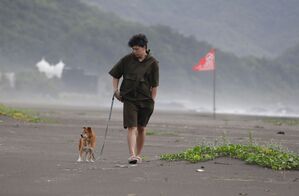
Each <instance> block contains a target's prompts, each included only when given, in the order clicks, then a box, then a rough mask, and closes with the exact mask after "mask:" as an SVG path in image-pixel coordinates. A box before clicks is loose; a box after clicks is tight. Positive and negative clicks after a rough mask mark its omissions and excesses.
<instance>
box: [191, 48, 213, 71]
mask: <svg viewBox="0 0 299 196" xmlns="http://www.w3.org/2000/svg"><path fill="white" fill-rule="evenodd" d="M192 69H193V71H210V70H214V69H215V49H212V50H210V52H208V53H207V54H206V55H205V56H204V57H203V58H201V59H200V60H199V63H198V64H197V65H195V66H194V67H193V68H192Z"/></svg>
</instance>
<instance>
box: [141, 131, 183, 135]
mask: <svg viewBox="0 0 299 196" xmlns="http://www.w3.org/2000/svg"><path fill="white" fill-rule="evenodd" d="M146 135H147V136H178V134H176V133H173V132H169V131H146Z"/></svg>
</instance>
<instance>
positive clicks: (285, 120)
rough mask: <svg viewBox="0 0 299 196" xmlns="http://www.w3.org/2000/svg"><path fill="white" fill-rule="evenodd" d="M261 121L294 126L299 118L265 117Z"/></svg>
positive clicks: (297, 123)
mask: <svg viewBox="0 0 299 196" xmlns="http://www.w3.org/2000/svg"><path fill="white" fill-rule="evenodd" d="M263 121H264V122H266V123H270V124H273V125H275V126H282V125H288V126H296V125H299V119H298V118H265V119H264V120H263Z"/></svg>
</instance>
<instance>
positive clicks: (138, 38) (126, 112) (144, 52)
mask: <svg viewBox="0 0 299 196" xmlns="http://www.w3.org/2000/svg"><path fill="white" fill-rule="evenodd" d="M147 43H148V40H147V38H146V36H145V35H144V34H137V35H134V36H132V37H131V39H130V40H129V42H128V45H129V47H131V49H132V53H130V54H128V55H126V56H124V57H123V58H121V59H120V60H119V62H118V63H117V64H116V65H114V66H113V68H112V69H111V70H110V72H109V74H110V75H111V76H112V77H113V79H112V85H113V90H114V96H115V97H116V98H117V99H118V100H119V101H121V102H123V125H124V128H125V129H126V128H127V129H128V135H127V140H128V146H129V153H130V157H129V159H128V162H129V163H130V164H136V163H141V162H142V158H141V153H142V149H143V146H144V141H145V135H146V132H145V128H146V125H147V123H148V121H149V119H150V117H151V115H152V113H153V111H154V104H155V98H156V95H157V88H158V85H159V65H158V61H157V60H156V59H155V58H154V57H153V56H151V55H150V51H149V50H148V48H147ZM121 77H123V81H122V84H121V86H120V89H119V88H118V86H119V79H120V78H121Z"/></svg>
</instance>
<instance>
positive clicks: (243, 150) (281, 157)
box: [160, 144, 299, 170]
mask: <svg viewBox="0 0 299 196" xmlns="http://www.w3.org/2000/svg"><path fill="white" fill-rule="evenodd" d="M160 157H161V159H162V160H167V161H180V160H186V161H189V162H191V163H197V162H200V161H208V160H212V159H215V158H219V157H231V158H236V159H240V160H243V161H245V162H246V163H248V164H256V165H260V166H262V167H268V168H271V169H274V170H291V169H295V170H297V169H299V156H298V155H296V154H294V153H292V152H287V151H283V150H282V149H278V148H276V147H275V146H273V145H272V146H269V147H268V146H260V145H253V144H247V145H244V144H222V145H215V146H213V145H200V146H195V147H194V148H191V149H187V150H186V151H184V152H181V153H177V154H163V155H161V156H160Z"/></svg>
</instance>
